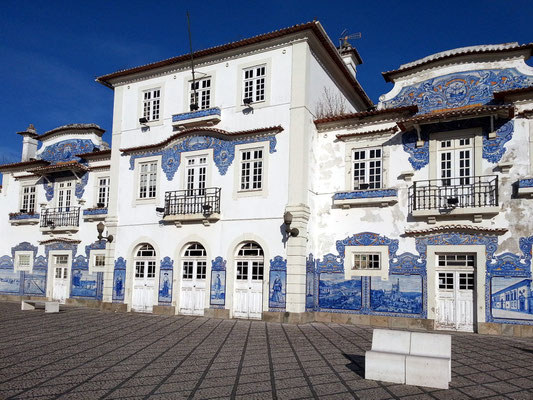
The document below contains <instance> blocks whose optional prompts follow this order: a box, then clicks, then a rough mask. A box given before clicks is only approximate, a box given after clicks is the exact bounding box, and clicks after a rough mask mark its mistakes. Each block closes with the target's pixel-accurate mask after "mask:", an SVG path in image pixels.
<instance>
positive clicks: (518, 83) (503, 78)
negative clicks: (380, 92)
mask: <svg viewBox="0 0 533 400" xmlns="http://www.w3.org/2000/svg"><path fill="white" fill-rule="evenodd" d="M532 85H533V76H529V75H525V74H523V73H521V72H519V71H518V70H517V69H516V68H507V69H486V70H477V71H465V72H461V73H453V74H447V75H442V76H439V77H436V78H432V79H428V80H425V81H422V82H419V83H416V84H414V85H411V86H406V87H404V88H402V89H401V90H400V93H398V94H397V95H396V96H395V97H394V98H392V99H390V100H386V101H384V102H383V105H384V106H385V107H386V108H392V107H403V106H409V105H417V106H418V109H419V110H420V111H419V113H421V114H425V113H428V112H431V111H435V110H445V109H450V108H458V107H465V106H468V105H478V104H479V105H481V104H487V103H489V102H491V101H492V100H493V93H494V92H499V91H503V90H510V89H518V88H524V87H528V86H532Z"/></svg>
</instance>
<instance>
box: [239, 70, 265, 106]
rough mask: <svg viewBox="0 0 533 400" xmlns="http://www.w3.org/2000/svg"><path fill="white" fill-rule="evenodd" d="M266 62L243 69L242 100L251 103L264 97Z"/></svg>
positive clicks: (263, 99) (262, 99)
mask: <svg viewBox="0 0 533 400" xmlns="http://www.w3.org/2000/svg"><path fill="white" fill-rule="evenodd" d="M266 69H267V66H266V64H262V65H256V66H254V67H250V68H245V69H243V97H242V98H243V100H244V99H251V101H252V102H253V103H256V102H261V101H265V99H266Z"/></svg>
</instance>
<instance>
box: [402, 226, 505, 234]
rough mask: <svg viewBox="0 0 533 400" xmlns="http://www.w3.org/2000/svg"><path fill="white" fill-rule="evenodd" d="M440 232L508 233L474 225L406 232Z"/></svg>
mask: <svg viewBox="0 0 533 400" xmlns="http://www.w3.org/2000/svg"><path fill="white" fill-rule="evenodd" d="M440 232H478V233H479V232H482V233H494V234H496V235H503V234H504V233H505V232H507V229H506V228H487V227H484V226H472V225H441V226H435V227H432V228H427V229H412V230H406V231H405V235H407V236H412V235H428V234H432V233H440Z"/></svg>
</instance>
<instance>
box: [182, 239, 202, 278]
mask: <svg viewBox="0 0 533 400" xmlns="http://www.w3.org/2000/svg"><path fill="white" fill-rule="evenodd" d="M183 258H184V261H183V279H193V277H194V276H196V279H205V278H206V273H207V252H206V250H205V248H204V246H202V245H201V244H200V243H192V244H191V245H190V246H189V247H187V249H186V250H185V253H184V254H183ZM195 271H196V273H195Z"/></svg>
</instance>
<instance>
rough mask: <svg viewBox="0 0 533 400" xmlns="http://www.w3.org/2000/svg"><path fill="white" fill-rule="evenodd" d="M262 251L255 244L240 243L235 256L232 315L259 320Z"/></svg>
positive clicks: (262, 269)
mask: <svg viewBox="0 0 533 400" xmlns="http://www.w3.org/2000/svg"><path fill="white" fill-rule="evenodd" d="M264 258H265V257H264V254H263V249H262V248H261V246H259V245H258V244H257V243H256V242H245V243H242V244H241V245H240V246H239V247H238V250H237V255H236V256H235V297H234V300H233V315H234V316H235V317H237V318H253V319H261V313H262V311H263V277H264Z"/></svg>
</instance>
